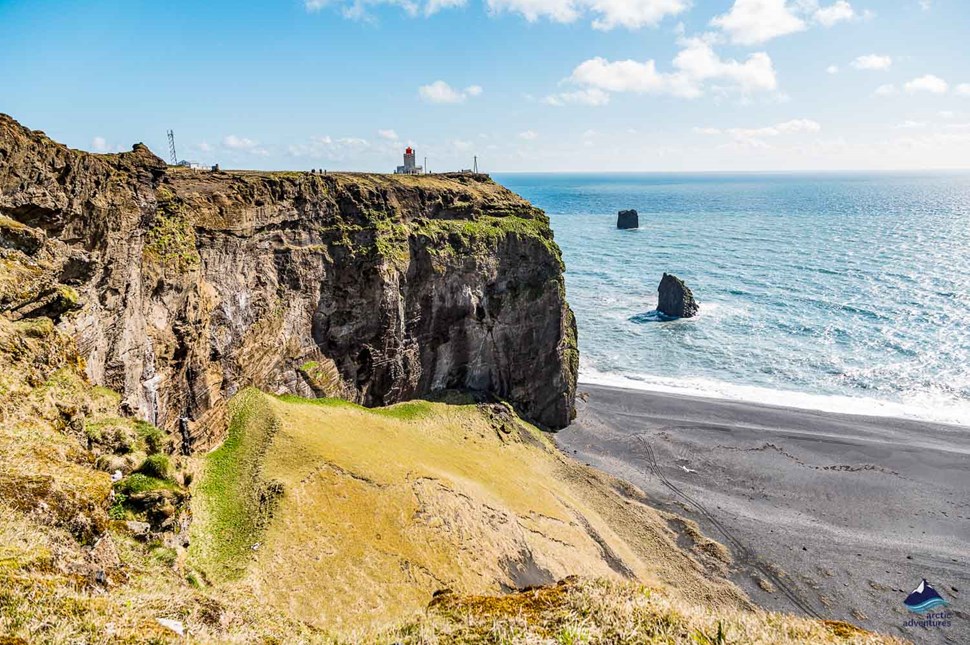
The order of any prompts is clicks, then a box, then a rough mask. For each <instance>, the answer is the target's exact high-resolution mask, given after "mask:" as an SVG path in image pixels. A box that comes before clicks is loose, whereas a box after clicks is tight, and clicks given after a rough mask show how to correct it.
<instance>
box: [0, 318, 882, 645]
mask: <svg viewBox="0 0 970 645" xmlns="http://www.w3.org/2000/svg"><path fill="white" fill-rule="evenodd" d="M82 369H83V365H82V364H81V362H80V361H79V360H78V359H77V355H76V352H75V351H74V350H73V346H72V343H71V342H70V341H69V339H66V338H65V337H63V336H62V335H61V334H60V333H59V332H58V331H57V330H56V328H54V326H53V325H52V324H51V323H50V321H47V320H45V319H39V320H31V321H23V322H18V323H11V322H9V321H7V320H5V319H3V318H2V317H0V404H2V405H0V413H2V414H0V454H2V456H3V459H0V636H2V637H3V638H5V639H8V640H7V641H5V642H12V643H34V642H37V643H63V642H84V643H145V642H150V643H152V642H154V643H164V642H196V643H251V642H277V643H338V642H343V643H351V642H376V643H394V642H402V643H427V644H429V645H430V644H433V643H581V642H586V643H707V642H718V641H717V640H716V638H717V633H718V629H719V627H720V629H721V632H722V635H726V637H727V641H726V642H739V643H747V642H751V643H801V642H818V643H835V642H853V643H878V642H886V643H889V642H895V641H893V640H891V639H886V638H882V637H878V636H875V635H872V634H867V633H865V632H862V631H860V630H857V629H855V628H853V627H852V626H850V625H846V624H844V623H838V624H834V623H833V624H826V623H820V622H816V621H811V620H807V619H801V618H794V617H791V616H784V615H780V614H773V613H767V612H762V611H758V610H754V609H753V608H752V607H751V606H750V604H749V602H748V601H747V599H746V598H745V597H744V596H743V594H742V593H741V592H740V591H739V590H738V589H737V588H735V587H734V586H733V585H732V584H730V583H729V582H727V581H725V580H724V579H723V578H720V577H719V573H718V572H719V571H720V570H721V568H723V566H724V559H725V557H726V556H725V554H724V553H723V552H722V551H721V550H719V549H717V548H716V547H717V545H716V544H714V543H711V542H709V541H708V540H706V539H705V538H703V536H701V535H700V534H699V533H698V534H696V535H694V533H696V530H694V531H693V532H692V531H688V534H689V535H691V536H692V537H693V539H694V542H695V546H696V547H697V548H696V549H695V551H696V552H695V553H693V554H689V553H686V552H684V551H682V550H680V549H678V548H677V546H676V543H675V535H674V534H673V532H672V531H671V530H670V528H669V526H668V519H669V518H667V517H666V516H663V515H661V514H659V513H657V512H656V511H654V510H653V509H652V508H650V507H649V506H648V505H646V504H645V503H644V501H645V500H644V499H643V498H642V493H640V492H639V491H636V490H635V489H633V488H631V487H629V486H627V485H625V484H623V483H622V482H619V481H616V480H614V479H611V478H609V477H607V476H605V475H603V474H602V473H598V472H596V471H594V470H592V469H589V468H586V467H583V466H581V465H580V464H577V463H575V462H573V461H572V460H570V459H568V458H567V457H565V456H563V455H562V454H560V453H559V452H557V451H556V450H555V449H554V448H552V446H551V444H550V442H549V440H548V438H547V437H546V436H545V435H543V434H542V433H540V432H538V431H537V430H536V429H535V428H532V427H531V426H528V425H527V424H524V423H521V422H520V421H518V420H517V419H516V418H515V417H514V415H512V414H511V413H510V412H509V411H508V410H507V409H505V408H502V407H497V408H495V407H493V408H489V409H485V410H482V409H480V408H478V407H476V406H474V405H445V404H442V403H427V402H422V401H416V402H411V403H404V404H399V405H396V406H391V407H389V408H383V409H376V410H367V409H364V408H361V407H359V406H356V405H353V404H349V403H346V402H342V401H337V400H322V401H314V402H310V401H304V400H300V399H293V398H282V399H281V398H276V397H272V396H269V395H266V394H263V393H261V392H258V391H256V390H248V391H246V392H244V393H242V394H241V395H239V396H238V397H237V398H236V399H235V400H234V401H233V407H232V415H231V416H232V419H231V421H232V424H231V427H230V433H229V437H228V438H227V439H226V441H225V442H224V443H223V444H222V445H221V446H220V447H219V448H218V449H217V450H216V451H214V452H213V453H211V454H210V455H209V456H207V457H203V458H197V459H196V460H194V461H195V462H196V463H191V462H192V461H193V460H190V463H189V464H188V467H189V469H195V470H199V471H202V472H203V474H204V476H203V477H201V478H200V479H199V480H197V483H196V485H195V486H194V487H193V494H194V508H195V510H196V516H195V523H194V526H193V534H192V552H191V553H186V552H184V551H183V549H182V548H181V546H179V545H175V546H174V547H173V546H165V545H158V544H153V543H151V542H149V543H147V544H145V543H142V542H138V541H136V540H134V539H133V538H132V537H129V536H128V532H127V530H126V529H125V528H124V526H123V524H121V523H120V522H109V521H108V518H107V514H106V511H107V510H108V506H109V505H110V504H111V500H110V484H109V482H108V477H107V474H106V473H104V472H101V471H98V470H97V469H96V468H95V467H94V454H93V453H92V452H91V450H90V447H89V446H87V445H86V443H87V441H88V440H90V439H91V437H92V436H93V435H91V432H92V431H93V432H96V433H97V434H98V435H99V436H100V435H102V434H110V432H109V429H116V426H118V427H121V428H122V429H124V428H123V427H124V425H125V424H126V423H130V420H124V419H119V418H117V416H116V415H117V414H118V410H117V406H118V402H119V401H118V397H117V395H115V394H113V393H110V392H108V391H105V390H101V389H99V388H93V387H91V385H90V384H89V383H88V382H87V381H86V380H85V378H84V376H83V372H82ZM111 431H112V432H113V431H114V430H111ZM102 438H103V437H102ZM689 528H691V529H693V528H694V527H689ZM99 539H100V540H107V541H108V542H109V543H110V544H111V545H112V546H111V547H110V548H108V549H107V550H105V549H100V547H94V546H93V545H94V543H95V541H96V540H99ZM254 546H256V547H257V548H255V549H254V548H253V547H254ZM99 549H100V550H99ZM106 553H107V555H106ZM96 574H97V575H96ZM101 574H103V575H101ZM573 574H579V575H581V576H582V579H581V580H573V581H570V582H568V583H566V584H562V585H555V584H548V585H546V586H545V587H543V588H541V589H539V590H535V591H530V592H524V593H513V594H508V593H504V592H505V591H506V590H508V589H510V588H513V587H516V586H521V585H522V584H528V583H530V582H543V583H552V582H553V581H554V580H557V579H561V578H564V577H566V576H567V575H573ZM445 588H448V589H450V590H451V591H452V593H448V594H443V595H440V596H439V597H438V598H436V599H434V600H433V601H432V595H433V594H434V592H435V591H438V590H441V589H445ZM429 601H431V602H430V607H429ZM159 619H169V620H174V621H178V623H180V624H181V625H182V626H183V627H184V629H185V632H186V634H187V636H186V637H185V638H179V637H177V636H176V634H175V633H174V632H172V631H171V630H169V629H167V628H165V627H164V626H162V625H161V624H160V623H159V622H158V620H159ZM705 639H707V640H705ZM712 639H713V640H712Z"/></svg>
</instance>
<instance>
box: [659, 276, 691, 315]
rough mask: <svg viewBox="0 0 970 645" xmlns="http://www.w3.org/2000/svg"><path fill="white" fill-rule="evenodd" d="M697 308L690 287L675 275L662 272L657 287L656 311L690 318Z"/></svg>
mask: <svg viewBox="0 0 970 645" xmlns="http://www.w3.org/2000/svg"><path fill="white" fill-rule="evenodd" d="M699 310H700V305H698V304H697V302H696V301H695V300H694V294H693V293H691V290H690V287H688V286H687V285H686V284H684V281H683V280H681V279H680V278H678V277H677V276H675V275H671V274H669V273H664V275H663V278H661V279H660V286H659V287H657V311H659V312H660V313H662V314H664V315H666V316H672V317H674V318H691V317H692V316H696V315H697V312H698V311H699Z"/></svg>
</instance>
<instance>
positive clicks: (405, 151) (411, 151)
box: [404, 146, 414, 155]
mask: <svg viewBox="0 0 970 645" xmlns="http://www.w3.org/2000/svg"><path fill="white" fill-rule="evenodd" d="M404 154H406V155H413V154H414V150H412V149H411V146H408V147H407V148H406V149H405V150H404Z"/></svg>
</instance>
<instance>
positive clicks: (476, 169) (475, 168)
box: [472, 155, 478, 175]
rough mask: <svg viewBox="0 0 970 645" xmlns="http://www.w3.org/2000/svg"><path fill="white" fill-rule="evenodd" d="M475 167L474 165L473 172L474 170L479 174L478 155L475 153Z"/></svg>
mask: <svg viewBox="0 0 970 645" xmlns="http://www.w3.org/2000/svg"><path fill="white" fill-rule="evenodd" d="M473 167H474V170H473V171H472V172H474V173H475V174H476V175H477V174H478V155H475V165H474V166H473Z"/></svg>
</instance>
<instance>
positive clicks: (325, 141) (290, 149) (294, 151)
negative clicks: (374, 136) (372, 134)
mask: <svg viewBox="0 0 970 645" xmlns="http://www.w3.org/2000/svg"><path fill="white" fill-rule="evenodd" d="M399 151H400V148H399V144H398V142H397V141H391V140H388V139H383V138H382V140H381V141H380V142H378V143H377V144H376V145H375V144H372V143H371V142H370V141H368V140H367V139H363V138H361V137H337V138H333V137H330V136H329V135H323V136H315V137H310V139H309V140H308V141H307V142H306V143H300V144H294V145H290V146H287V148H286V153H287V154H288V155H289V156H291V157H296V158H306V159H319V160H328V161H333V162H337V163H343V162H347V161H350V160H355V159H360V158H361V157H360V156H361V155H365V154H368V153H374V154H378V155H380V156H381V158H383V157H384V156H387V157H388V158H391V156H395V157H396V155H397V154H398V153H399Z"/></svg>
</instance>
